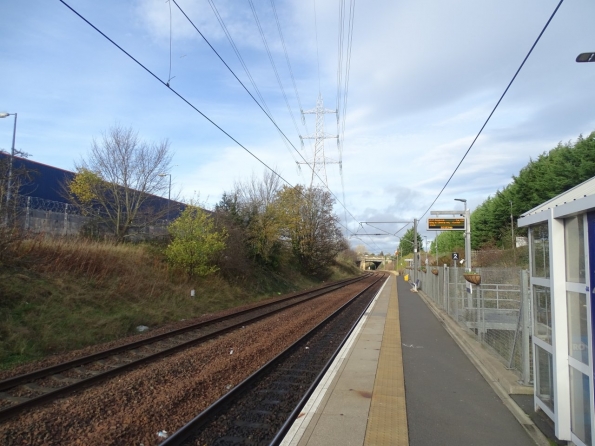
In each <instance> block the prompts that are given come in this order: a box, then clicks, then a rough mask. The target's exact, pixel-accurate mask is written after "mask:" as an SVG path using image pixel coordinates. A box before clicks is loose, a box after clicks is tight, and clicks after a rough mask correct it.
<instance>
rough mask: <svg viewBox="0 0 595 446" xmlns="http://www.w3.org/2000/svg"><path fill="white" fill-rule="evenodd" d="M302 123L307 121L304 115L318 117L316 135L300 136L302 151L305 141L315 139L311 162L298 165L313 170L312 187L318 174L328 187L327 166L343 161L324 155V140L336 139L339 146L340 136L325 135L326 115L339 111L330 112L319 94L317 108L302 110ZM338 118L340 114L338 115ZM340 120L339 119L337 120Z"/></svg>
mask: <svg viewBox="0 0 595 446" xmlns="http://www.w3.org/2000/svg"><path fill="white" fill-rule="evenodd" d="M301 112H302V122H304V121H305V119H304V115H307V114H311V115H316V133H315V134H314V135H307V136H302V135H300V140H301V142H302V149H303V148H304V139H313V140H314V153H313V156H312V159H311V161H310V162H307V163H298V164H308V165H310V167H311V168H312V177H311V179H310V187H312V184H313V183H314V176H315V174H316V173H318V176H319V177H320V178H321V179H322V181H323V182H324V185H325V186H328V180H327V177H326V165H327V164H339V165H341V160H339V161H337V160H332V159H330V158H327V157H326V156H325V155H324V140H325V139H336V140H337V144H339V135H335V136H333V135H328V134H325V133H324V115H325V114H328V113H337V110H329V109H325V108H324V105H323V102H322V95H321V94H320V93H318V100H317V101H316V108H313V109H311V110H305V111H304V110H302V111H301ZM337 116H338V113H337ZM337 119H338V118H337Z"/></svg>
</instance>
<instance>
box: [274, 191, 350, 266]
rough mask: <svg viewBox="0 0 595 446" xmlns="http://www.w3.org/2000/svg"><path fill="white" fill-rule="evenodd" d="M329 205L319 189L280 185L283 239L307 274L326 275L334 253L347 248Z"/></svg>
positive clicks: (279, 202) (279, 200)
mask: <svg viewBox="0 0 595 446" xmlns="http://www.w3.org/2000/svg"><path fill="white" fill-rule="evenodd" d="M333 204H334V200H333V198H332V196H331V194H330V192H328V191H325V190H323V189H320V188H309V189H306V188H304V186H301V185H298V186H295V187H288V186H284V187H283V189H282V190H281V192H280V193H279V198H278V215H279V216H280V221H281V224H282V228H283V229H282V233H283V236H284V239H285V240H286V241H287V242H288V243H289V244H290V246H291V250H292V252H293V254H294V256H295V257H296V258H297V260H298V261H299V263H300V265H301V267H302V268H303V270H304V271H306V272H307V273H310V274H314V275H320V276H323V275H326V273H327V272H328V266H329V265H330V264H331V263H332V262H333V261H334V259H335V257H336V256H337V254H338V253H339V252H341V251H343V250H344V249H347V247H348V244H347V242H346V240H345V238H344V237H343V234H342V233H341V230H340V228H339V226H338V222H339V219H338V217H337V216H336V215H335V214H333Z"/></svg>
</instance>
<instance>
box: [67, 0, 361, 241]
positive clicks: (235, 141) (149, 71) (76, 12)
mask: <svg viewBox="0 0 595 446" xmlns="http://www.w3.org/2000/svg"><path fill="white" fill-rule="evenodd" d="M58 1H59V2H60V3H62V4H63V5H64V6H66V7H67V8H68V9H69V10H70V11H71V12H72V13H74V14H75V15H76V16H77V17H79V18H80V19H81V20H83V21H84V22H85V23H87V25H89V26H90V27H91V28H93V29H94V30H95V31H96V32H98V33H99V34H100V35H101V36H102V37H103V38H105V39H106V40H107V41H109V42H110V43H111V44H112V45H114V46H115V47H116V48H118V49H119V50H120V51H121V52H122V53H124V54H125V55H126V56H128V58H130V59H131V60H132V61H133V62H135V63H136V64H137V65H138V66H139V67H141V68H142V69H143V70H145V72H147V73H148V74H149V75H151V76H152V77H153V78H154V79H155V80H156V81H158V82H159V83H161V84H162V85H163V86H164V87H166V88H167V89H169V90H170V91H171V92H172V93H173V94H175V95H176V96H177V97H178V98H180V99H181V100H182V101H183V102H185V103H186V104H187V105H188V106H190V107H191V108H192V109H193V110H194V111H195V112H197V113H198V114H200V115H201V116H202V117H203V118H204V119H206V120H207V121H208V122H209V123H211V124H212V125H213V126H215V127H216V128H217V129H218V130H219V131H221V132H222V133H223V134H224V135H225V136H227V137H228V138H229V139H231V140H232V141H233V142H234V143H235V144H237V145H238V146H239V147H241V148H242V149H243V150H244V151H245V152H247V153H248V154H249V155H251V156H252V157H253V158H254V159H256V160H257V161H258V162H259V163H260V164H262V165H263V166H264V167H265V168H266V169H268V170H270V171H271V172H272V173H273V174H274V175H276V176H277V177H278V178H279V179H280V180H281V181H283V182H284V183H285V184H287V185H288V186H289V187H292V188H293V187H294V186H293V185H292V184H291V183H290V182H289V181H287V180H286V179H285V178H284V177H283V176H282V175H281V174H279V173H278V172H277V171H275V170H274V169H273V168H271V167H270V166H269V165H268V164H266V163H265V162H264V161H263V160H261V159H260V158H259V157H258V156H257V155H256V154H254V153H253V152H252V151H250V150H249V149H248V148H247V147H245V146H244V145H243V144H242V143H240V142H239V141H238V140H237V139H236V138H234V137H233V136H232V135H231V134H230V133H228V132H227V131H226V130H225V129H223V128H222V127H221V126H219V125H218V124H217V123H216V122H215V121H213V120H212V119H211V118H209V117H208V116H207V115H206V114H204V113H203V112H202V111H200V110H199V109H198V107H196V106H195V105H194V104H192V103H191V102H190V101H189V100H188V99H186V98H185V97H184V96H183V95H182V94H180V93H179V92H178V91H176V90H175V89H174V88H172V87H171V86H170V85H168V83H167V82H165V81H164V80H163V79H161V78H160V77H159V76H157V75H156V74H155V73H154V72H153V71H151V70H150V69H149V68H147V67H146V66H145V65H144V64H143V63H142V62H140V61H139V60H138V59H136V58H135V57H134V56H133V55H132V54H130V53H129V52H128V51H126V50H125V49H124V48H122V47H121V46H120V45H118V44H117V43H116V42H115V41H114V40H112V39H111V38H110V37H109V36H108V35H107V34H105V33H104V32H103V31H101V30H100V29H99V28H97V27H96V26H95V25H94V24H93V23H91V22H90V21H89V20H87V19H86V18H85V17H84V16H83V15H81V14H80V13H79V12H78V11H76V10H75V9H74V8H73V7H72V6H70V5H69V4H68V3H66V1H65V0H58ZM171 1H173V2H174V4H175V3H176V2H175V0H171ZM224 63H225V62H224ZM329 193H331V194H332V195H333V196H334V194H333V192H332V191H331V190H330V189H329ZM335 199H337V198H336V196H335ZM337 201H338V199H337ZM350 215H351V216H352V218H353V219H354V220H356V221H357V219H355V217H354V216H353V214H351V213H350ZM338 223H339V225H340V226H341V227H343V228H344V229H345V230H346V231H347V232H348V233H352V231H351V230H350V229H349V228H348V227H346V226H344V225H343V224H342V223H341V222H338Z"/></svg>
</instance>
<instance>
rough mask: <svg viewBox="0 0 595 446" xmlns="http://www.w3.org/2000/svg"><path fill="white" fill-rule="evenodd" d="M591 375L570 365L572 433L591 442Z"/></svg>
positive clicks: (582, 439)
mask: <svg viewBox="0 0 595 446" xmlns="http://www.w3.org/2000/svg"><path fill="white" fill-rule="evenodd" d="M589 387H590V386H589V377H588V376H587V375H585V374H583V373H581V372H579V371H578V370H576V369H574V368H572V367H570V420H571V429H572V433H573V434H574V435H576V436H577V437H578V438H580V440H581V441H582V442H583V443H585V444H588V445H590V444H591V404H590V402H589V395H590V390H589Z"/></svg>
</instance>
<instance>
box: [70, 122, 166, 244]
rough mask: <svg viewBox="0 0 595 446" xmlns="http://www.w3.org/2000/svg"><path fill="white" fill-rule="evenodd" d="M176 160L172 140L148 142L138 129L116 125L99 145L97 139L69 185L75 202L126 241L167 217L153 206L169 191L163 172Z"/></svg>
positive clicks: (116, 236)
mask: <svg viewBox="0 0 595 446" xmlns="http://www.w3.org/2000/svg"><path fill="white" fill-rule="evenodd" d="M171 157H172V154H171V152H170V148H169V142H168V141H167V140H164V141H161V142H159V143H149V142H145V141H142V140H141V139H139V137H138V133H137V132H135V131H134V130H133V129H132V128H125V127H122V126H121V125H119V124H115V125H113V126H112V127H111V128H110V129H109V130H108V131H107V132H105V133H103V135H102V138H101V139H100V140H99V141H97V140H95V139H93V143H92V145H91V152H90V154H89V156H88V158H87V159H86V160H82V161H81V162H80V163H79V164H78V165H76V171H77V174H76V176H75V177H74V179H73V180H72V181H71V182H70V183H69V184H68V185H67V189H68V193H69V196H70V199H71V201H72V202H73V203H75V204H77V205H79V206H80V207H81V208H82V209H83V210H84V213H85V214H86V215H88V216H91V217H93V219H94V220H95V221H97V222H99V223H101V224H103V225H105V226H106V227H107V228H108V229H109V231H110V232H112V234H113V235H114V237H115V238H116V240H118V241H122V240H124V239H125V238H126V237H128V236H129V235H130V230H131V229H132V228H134V227H138V226H141V225H146V224H147V223H148V222H152V221H154V220H156V219H158V218H162V217H163V212H161V213H159V212H157V210H156V209H149V208H148V203H149V200H150V197H151V195H160V194H162V193H164V192H165V191H167V190H168V181H167V177H166V176H164V175H163V173H167V172H169V170H170V163H171ZM160 174H162V175H160Z"/></svg>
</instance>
